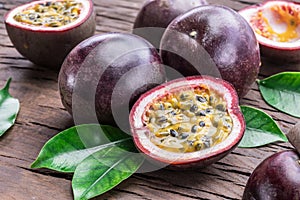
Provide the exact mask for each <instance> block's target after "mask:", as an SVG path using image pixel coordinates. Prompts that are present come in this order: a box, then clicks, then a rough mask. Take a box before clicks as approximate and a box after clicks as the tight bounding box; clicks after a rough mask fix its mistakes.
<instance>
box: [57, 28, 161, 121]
mask: <svg viewBox="0 0 300 200" xmlns="http://www.w3.org/2000/svg"><path fill="white" fill-rule="evenodd" d="M129 72H131V73H129ZM125 74H126V75H127V76H125ZM121 78H122V79H124V80H123V81H124V82H122V83H121V86H119V88H117V89H118V90H117V89H116V88H115V87H116V84H117V83H118V81H120V79H121ZM163 82H165V72H164V68H163V65H161V59H160V57H159V55H158V53H157V51H156V49H155V48H153V46H151V44H150V43H148V42H147V41H146V40H144V39H142V38H140V37H138V36H135V35H132V34H122V33H108V34H104V35H96V36H93V37H91V38H89V39H87V40H85V41H83V42H81V43H80V44H79V45H77V46H76V47H75V48H74V49H73V50H72V51H71V52H70V54H69V55H68V56H67V58H66V59H65V61H64V63H63V65H62V68H61V71H60V73H59V90H60V95H61V99H62V103H63V105H64V106H65V108H66V109H67V110H68V111H69V113H71V114H72V113H73V117H74V112H77V114H78V113H79V115H80V117H82V120H83V122H85V123H86V122H90V123H91V121H90V119H89V118H90V115H89V114H93V113H95V112H96V116H97V119H98V121H97V123H100V124H110V125H115V124H116V122H115V120H114V115H113V110H112V107H114V108H115V110H116V112H117V115H119V116H120V115H122V114H124V113H123V110H126V109H129V105H128V102H127V101H126V100H127V99H128V101H129V104H133V103H134V101H135V100H136V99H137V98H138V97H139V95H140V94H142V93H144V92H145V91H147V90H148V89H150V88H152V87H154V86H156V85H158V84H161V83H163ZM93 87H95V91H93V89H92V88H93ZM93 92H94V93H93ZM74 93H75V94H74ZM113 93H114V95H113ZM89 95H91V96H92V98H94V99H91V101H89V98H88V97H89ZM112 97H115V99H112ZM74 98H75V99H77V101H76V104H73V101H74ZM116 99H117V100H116ZM113 100H115V101H113ZM74 109H76V111H74ZM119 112H122V114H121V113H119ZM128 114H129V111H127V116H123V117H122V119H124V120H125V119H126V120H127V121H126V122H127V123H128ZM85 115H86V116H85ZM124 115H126V112H125V114H124ZM85 118H86V119H85ZM119 118H120V117H119ZM75 120H76V119H75ZM82 120H81V122H82ZM92 122H95V121H92ZM126 122H124V123H126Z"/></svg>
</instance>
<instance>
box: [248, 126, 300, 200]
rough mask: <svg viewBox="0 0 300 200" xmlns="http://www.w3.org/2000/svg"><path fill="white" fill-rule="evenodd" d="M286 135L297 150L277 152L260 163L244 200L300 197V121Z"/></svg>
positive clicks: (282, 199) (293, 199)
mask: <svg viewBox="0 0 300 200" xmlns="http://www.w3.org/2000/svg"><path fill="white" fill-rule="evenodd" d="M286 136H287V138H288V140H289V142H290V143H291V144H292V146H294V148H295V150H286V151H282V152H279V153H276V154H274V155H272V156H270V157H269V158H267V159H265V160H264V161H263V162H262V163H261V164H259V165H258V166H257V167H256V169H255V170H254V171H253V173H252V174H251V176H250V178H249V180H248V182H247V185H246V187H245V191H244V195H243V200H253V199H255V200H265V199H268V200H278V199H280V200H298V199H300V178H299V177H300V156H299V152H300V122H298V123H297V124H296V125H295V126H294V127H292V128H291V129H290V131H289V132H288V133H287V135H286Z"/></svg>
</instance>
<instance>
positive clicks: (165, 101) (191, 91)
mask: <svg viewBox="0 0 300 200" xmlns="http://www.w3.org/2000/svg"><path fill="white" fill-rule="evenodd" d="M129 121H130V125H131V132H132V135H133V138H134V142H135V144H136V146H137V148H138V149H139V150H140V151H141V152H142V153H144V154H146V155H147V156H148V157H149V158H150V160H153V161H155V162H156V163H158V164H164V165H169V168H175V169H176V168H189V167H205V166H207V165H209V164H212V163H214V162H216V161H217V160H219V159H221V158H222V157H224V156H225V155H227V154H228V153H229V152H230V151H232V150H233V149H234V148H235V147H236V146H237V144H238V143H239V141H240V140H241V139H242V137H243V134H244V131H245V123H244V118H243V115H242V114H241V111H240V108H239V105H238V96H237V94H236V91H235V90H234V88H233V87H232V86H231V85H230V84H229V83H227V82H225V81H224V80H221V79H218V78H213V77H209V76H191V77H187V78H180V79H176V80H173V81H170V82H167V83H166V84H163V85H160V86H158V87H155V88H153V89H151V90H150V91H148V92H146V93H145V94H143V95H142V96H141V97H140V98H139V100H138V101H137V102H136V103H135V104H134V106H133V108H132V110H131V112H130V119H129Z"/></svg>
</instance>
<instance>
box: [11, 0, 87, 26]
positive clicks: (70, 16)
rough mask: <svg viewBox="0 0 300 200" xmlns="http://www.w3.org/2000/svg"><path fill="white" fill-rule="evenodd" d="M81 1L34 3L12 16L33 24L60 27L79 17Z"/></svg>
mask: <svg viewBox="0 0 300 200" xmlns="http://www.w3.org/2000/svg"><path fill="white" fill-rule="evenodd" d="M81 8H82V3H80V2H76V1H72V0H65V1H53V2H50V1H49V2H45V3H41V4H36V5H34V6H32V7H29V8H27V9H25V10H23V11H21V12H19V13H17V14H16V15H15V16H14V19H15V20H16V21H18V22H22V23H25V24H28V25H33V26H44V27H60V26H64V25H66V24H69V23H71V22H73V21H75V20H76V19H78V18H79V15H80V12H81Z"/></svg>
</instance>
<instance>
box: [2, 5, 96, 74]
mask: <svg viewBox="0 0 300 200" xmlns="http://www.w3.org/2000/svg"><path fill="white" fill-rule="evenodd" d="M93 9H94V8H93V3H92V1H91V0H81V1H80V0H40V1H33V2H31V3H27V4H24V5H21V6H19V7H16V8H14V9H12V10H11V11H9V12H8V13H7V14H6V16H5V25H6V29H7V33H8V35H9V37H10V40H11V42H12V43H13V45H14V46H15V48H16V49H17V50H18V51H19V53H20V54H22V55H23V56H24V57H26V58H27V59H29V60H30V61H32V62H33V63H35V64H37V65H41V66H47V67H51V68H59V67H60V65H61V64H62V62H63V61H64V58H65V57H66V56H67V54H68V53H69V52H70V51H71V50H72V48H73V47H75V46H76V45H77V44H78V43H80V42H81V41H82V40H84V39H86V38H88V37H90V36H92V35H93V34H94V31H95V15H94V12H93Z"/></svg>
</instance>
